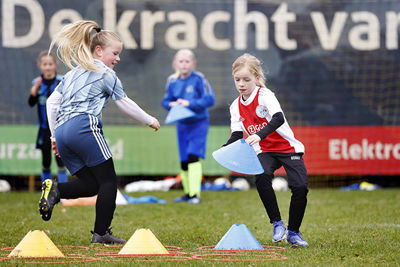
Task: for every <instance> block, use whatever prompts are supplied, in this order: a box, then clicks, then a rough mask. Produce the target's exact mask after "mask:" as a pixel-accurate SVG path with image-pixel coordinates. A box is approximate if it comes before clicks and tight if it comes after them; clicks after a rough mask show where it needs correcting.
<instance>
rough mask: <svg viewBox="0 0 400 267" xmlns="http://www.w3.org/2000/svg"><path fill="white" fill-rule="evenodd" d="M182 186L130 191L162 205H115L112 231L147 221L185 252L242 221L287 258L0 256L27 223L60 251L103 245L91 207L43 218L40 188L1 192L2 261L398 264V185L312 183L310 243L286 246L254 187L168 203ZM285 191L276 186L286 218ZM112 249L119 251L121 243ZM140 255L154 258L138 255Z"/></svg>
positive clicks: (306, 231)
mask: <svg viewBox="0 0 400 267" xmlns="http://www.w3.org/2000/svg"><path fill="white" fill-rule="evenodd" d="M181 193H182V192H181V191H176V190H173V191H169V192H146V193H136V194H131V195H132V196H135V197H139V196H143V195H153V196H156V197H158V198H160V199H165V200H167V204H164V205H163V204H132V205H126V206H117V209H116V212H115V215H114V220H113V224H112V226H113V232H114V234H115V235H116V236H118V237H121V238H124V239H126V240H128V239H129V238H130V237H131V236H132V235H133V233H134V232H135V231H136V229H139V228H148V229H150V230H151V231H152V232H153V233H154V235H155V236H156V237H157V238H158V240H160V242H161V243H162V244H163V245H164V246H177V247H181V248H182V249H181V250H180V251H181V252H187V253H188V254H187V255H186V256H187V257H192V256H194V255H196V254H209V252H208V251H202V250H199V248H200V247H203V246H215V245H216V244H217V243H218V242H219V240H220V239H221V238H222V237H223V235H224V234H225V233H226V232H227V231H228V230H229V228H230V227H231V226H232V225H233V224H246V226H247V227H248V229H249V230H250V232H251V233H252V234H253V235H254V237H255V238H256V239H257V240H258V241H259V242H260V243H261V244H262V245H266V246H274V245H275V246H281V247H284V248H285V250H282V251H278V253H279V255H280V258H282V257H286V258H287V260H285V261H264V262H253V261H251V260H254V259H260V257H258V256H257V255H258V254H260V253H258V252H248V253H245V256H240V257H239V256H237V257H214V258H204V259H203V260H198V259H192V260H188V261H171V262H165V261H164V260H165V259H174V258H173V257H170V258H166V257H145V258H140V259H139V258H103V259H102V260H98V259H97V260H95V261H93V262H84V263H78V261H79V259H74V260H72V259H71V260H70V259H66V260H65V259H62V260H48V259H13V260H8V259H6V260H4V257H5V256H7V255H8V253H10V247H15V246H16V245H17V244H18V243H19V242H20V241H21V240H22V238H23V237H24V236H25V235H26V234H27V233H28V231H29V230H44V231H45V232H46V233H47V235H48V236H49V238H50V239H51V240H52V241H53V242H54V243H55V244H56V245H57V246H60V248H61V249H62V251H65V249H66V247H67V246H72V247H71V248H72V251H71V252H66V254H69V253H71V254H72V253H74V254H77V255H78V256H79V255H80V256H82V257H83V258H84V259H90V258H91V257H93V258H94V259H95V258H96V254H97V253H102V251H99V250H96V249H99V247H102V245H92V244H90V240H91V234H90V230H92V229H93V224H94V215H95V213H94V207H93V206H80V207H66V208H64V207H63V206H62V205H61V204H58V205H57V206H56V207H55V209H54V212H53V215H52V218H51V220H50V221H49V222H44V221H42V219H41V217H40V216H39V212H38V200H39V197H40V193H39V192H36V193H27V192H11V193H3V194H0V218H1V224H2V226H1V228H0V247H1V249H2V251H1V254H2V257H1V258H2V260H1V261H0V265H1V266H17V265H18V266H19V265H22V264H25V263H32V262H39V263H51V262H54V261H56V262H61V263H62V264H61V265H62V266H129V265H132V264H140V265H152V266H210V265H212V266H266V265H270V266H272V265H274V266H276V265H277V266H400V256H399V255H400V246H399V245H400V189H384V190H377V191H371V192H366V191H350V192H344V191H340V190H338V189H329V190H328V189H311V190H310V192H309V195H308V196H309V197H308V206H307V210H306V214H305V217H304V220H303V224H302V227H301V231H302V232H303V237H304V239H305V240H306V241H307V242H308V243H309V244H310V247H307V248H292V247H291V246H290V245H288V244H286V243H278V244H274V243H272V242H271V239H272V226H271V225H270V224H269V222H268V218H267V215H266V213H265V210H264V208H263V206H262V203H261V201H260V199H259V197H258V194H257V192H256V190H254V189H252V190H250V191H246V192H202V203H201V204H200V205H190V204H186V203H173V199H174V198H175V197H177V196H179V195H181ZM290 195H291V194H290V192H278V193H277V197H278V202H279V207H280V210H281V214H282V218H283V220H284V222H285V223H286V224H287V220H288V208H289V202H290ZM74 246H84V247H88V248H89V250H85V251H78V252H74V251H73V250H74V249H73V248H74ZM110 249H112V248H110ZM115 249H116V251H118V249H119V248H115ZM210 253H213V252H210ZM97 258H99V257H97ZM177 258H182V257H177ZM146 259H148V260H160V261H159V262H153V263H145V262H138V260H146ZM211 259H223V260H233V259H235V260H237V259H242V260H243V261H242V262H233V261H214V260H212V261H211ZM262 259H263V258H262ZM69 261H71V262H70V263H68V262H69ZM73 261H76V262H73ZM63 262H64V263H63Z"/></svg>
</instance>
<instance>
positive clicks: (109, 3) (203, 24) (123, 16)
mask: <svg viewBox="0 0 400 267" xmlns="http://www.w3.org/2000/svg"><path fill="white" fill-rule="evenodd" d="M1 5H2V6H1V24H2V26H1V27H2V28H1V35H2V36H1V38H2V46H3V47H8V48H23V47H29V46H32V45H34V44H36V43H37V42H38V41H39V40H40V39H41V38H42V37H43V33H44V31H45V29H46V26H47V27H48V32H49V37H50V38H52V37H54V35H55V34H56V33H57V32H58V31H59V30H60V29H61V28H62V26H63V25H64V24H66V23H70V22H74V21H76V20H79V19H82V15H81V14H80V13H79V12H78V11H76V10H74V9H60V10H57V11H56V12H55V13H54V14H46V16H45V12H46V11H47V10H44V9H43V7H42V6H41V3H40V1H38V0H3V1H2V2H1ZM210 6H211V2H210ZM17 7H18V8H23V9H24V10H25V11H26V12H28V14H29V19H27V20H26V21H28V23H29V25H24V28H27V29H28V31H27V32H26V33H23V34H20V35H17V33H16V28H15V27H16V22H17V19H18V18H16V17H15V9H16V8H17ZM190 7H191V6H190V5H189V4H188V8H187V9H186V10H172V11H169V12H167V11H163V10H159V11H155V12H153V11H150V10H131V9H126V10H118V15H119V17H117V0H103V10H104V12H103V21H98V22H99V24H102V25H103V27H104V28H105V29H107V30H111V31H115V32H117V33H118V34H119V35H120V37H121V39H122V42H123V43H124V47H125V49H139V48H141V49H146V50H150V49H154V47H155V42H156V38H155V37H154V36H155V30H156V27H157V26H159V25H160V24H167V26H168V27H167V29H166V31H165V33H164V40H165V45H166V46H168V47H169V48H172V49H180V48H192V49H193V48H196V47H198V46H199V39H200V40H201V41H202V42H203V43H204V45H205V46H207V47H208V48H209V49H212V50H216V51H221V50H228V49H232V47H233V48H234V49H237V50H245V49H247V48H248V42H249V41H250V40H249V37H248V35H249V34H248V31H249V25H254V29H255V32H254V38H255V40H251V42H252V43H254V45H255V48H256V49H257V50H267V49H268V45H269V27H270V26H271V27H274V36H273V38H274V39H275V40H274V41H275V44H276V46H277V47H278V48H280V49H283V50H294V49H297V40H295V39H291V38H290V37H289V32H290V27H291V26H292V25H293V24H294V23H296V22H297V20H296V14H295V13H294V12H291V11H290V6H289V5H288V4H287V3H285V2H283V3H281V4H280V5H279V6H278V7H277V8H276V10H275V12H273V13H272V16H271V24H270V23H269V21H268V18H267V16H266V15H265V14H264V13H263V12H261V11H258V10H250V11H248V0H235V1H234V2H233V7H232V9H233V14H231V13H230V12H228V11H222V10H211V11H210V12H208V13H207V14H205V15H204V17H203V18H201V17H199V16H195V15H194V13H193V12H190ZM210 8H211V7H210ZM136 15H138V16H140V30H139V32H140V33H139V34H140V44H138V42H137V41H136V40H135V37H134V36H133V33H132V32H131V30H130V27H131V26H132V22H133V20H134V19H135V17H136ZM45 17H49V22H48V25H45ZM310 18H311V21H312V25H313V27H314V29H315V34H316V36H317V38H318V40H319V43H320V45H321V47H322V48H323V49H325V50H335V49H336V48H337V47H338V45H339V42H340V43H342V42H347V43H348V45H349V46H350V47H352V48H353V49H355V50H361V51H370V50H376V49H379V48H380V46H381V42H380V36H385V47H386V49H388V50H395V49H398V48H399V47H398V46H399V40H398V32H399V27H400V13H397V12H395V11H392V10H388V11H387V12H386V13H385V16H384V19H383V20H384V21H379V17H378V16H377V15H376V14H374V13H372V12H370V11H354V12H345V11H336V12H335V13H334V14H333V18H332V20H331V21H330V23H328V20H327V18H326V15H325V14H324V13H322V12H321V11H310ZM24 21H25V20H24ZM19 23H22V22H19ZM218 23H225V24H226V25H227V26H228V27H233V36H226V37H225V38H221V37H219V38H218V37H217V35H216V32H215V28H216V25H217V24H218ZM301 23H303V22H301ZM328 24H329V25H328ZM381 24H382V25H384V26H385V27H381ZM199 25H200V28H199V27H198V26H199ZM25 26H26V27H25ZM345 26H346V27H345ZM381 31H382V32H381ZM383 31H385V32H383ZM227 33H230V31H228V32H227ZM137 38H138V39H139V36H137ZM157 40H162V38H161V39H160V38H157ZM382 43H383V42H382ZM139 46H140V47H139Z"/></svg>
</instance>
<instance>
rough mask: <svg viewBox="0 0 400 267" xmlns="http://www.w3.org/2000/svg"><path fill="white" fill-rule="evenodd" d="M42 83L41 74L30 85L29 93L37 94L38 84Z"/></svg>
mask: <svg viewBox="0 0 400 267" xmlns="http://www.w3.org/2000/svg"><path fill="white" fill-rule="evenodd" d="M41 83H42V76H39V77H37V79H36V82H35V84H34V85H33V86H32V87H31V91H30V93H31V95H32V96H37V94H38V91H39V88H40V84H41Z"/></svg>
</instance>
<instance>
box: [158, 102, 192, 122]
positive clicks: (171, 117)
mask: <svg viewBox="0 0 400 267" xmlns="http://www.w3.org/2000/svg"><path fill="white" fill-rule="evenodd" d="M194 115H196V114H195V113H194V112H193V111H191V110H190V109H188V108H186V107H184V106H182V105H179V104H178V105H175V106H173V107H172V108H171V109H170V110H169V112H168V115H167V118H166V119H165V124H171V123H174V122H177V121H180V120H183V119H187V118H190V117H193V116H194Z"/></svg>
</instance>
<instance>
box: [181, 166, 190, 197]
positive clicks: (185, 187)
mask: <svg viewBox="0 0 400 267" xmlns="http://www.w3.org/2000/svg"><path fill="white" fill-rule="evenodd" d="M181 182H182V187H183V192H184V193H185V194H189V177H188V171H184V170H182V172H181Z"/></svg>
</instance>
